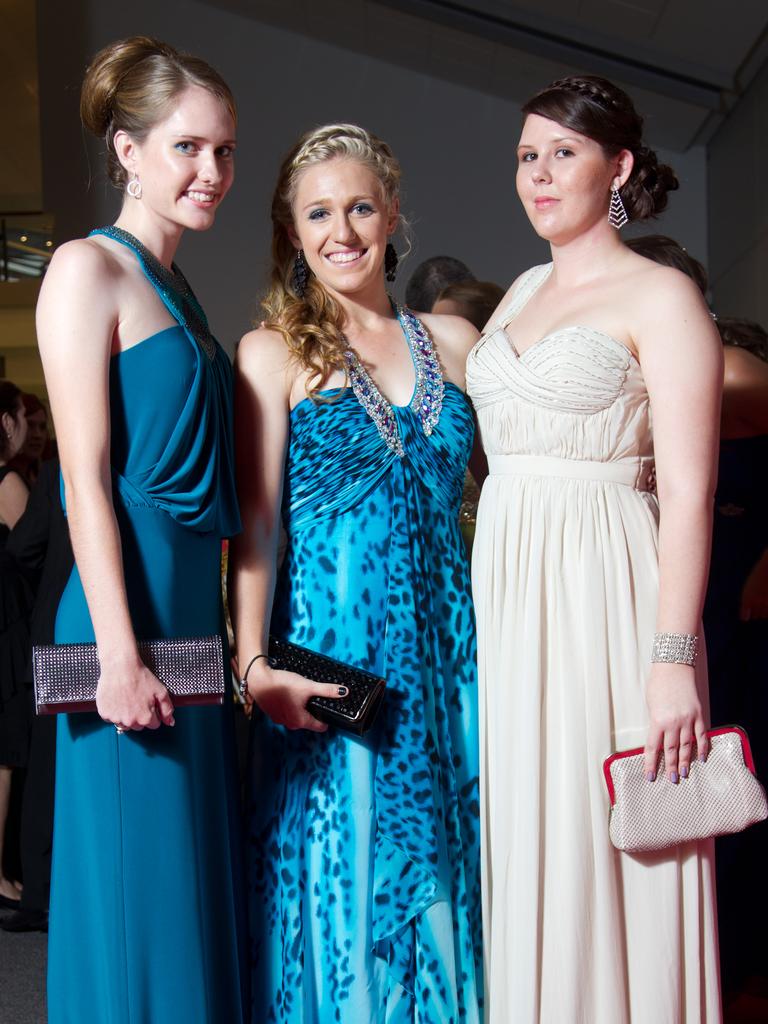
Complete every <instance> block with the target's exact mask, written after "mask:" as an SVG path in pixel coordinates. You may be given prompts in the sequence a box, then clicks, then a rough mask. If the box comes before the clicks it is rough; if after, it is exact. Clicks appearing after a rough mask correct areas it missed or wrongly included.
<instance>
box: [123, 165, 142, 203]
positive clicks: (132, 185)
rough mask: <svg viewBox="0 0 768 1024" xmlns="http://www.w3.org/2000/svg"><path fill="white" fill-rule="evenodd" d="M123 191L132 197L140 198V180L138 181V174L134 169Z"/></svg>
mask: <svg viewBox="0 0 768 1024" xmlns="http://www.w3.org/2000/svg"><path fill="white" fill-rule="evenodd" d="M125 191H126V192H127V193H128V195H129V196H130V197H131V198H132V199H141V192H142V189H141V182H140V181H139V176H138V174H136V172H135V171H134V173H133V177H132V178H131V180H130V181H129V182H128V184H127V185H126V186H125Z"/></svg>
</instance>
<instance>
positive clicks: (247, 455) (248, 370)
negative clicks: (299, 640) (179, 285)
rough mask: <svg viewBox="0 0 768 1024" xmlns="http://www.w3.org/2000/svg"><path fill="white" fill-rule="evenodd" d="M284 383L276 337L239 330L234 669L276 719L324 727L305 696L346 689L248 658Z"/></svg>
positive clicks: (260, 602) (270, 515) (270, 557)
mask: <svg viewBox="0 0 768 1024" xmlns="http://www.w3.org/2000/svg"><path fill="white" fill-rule="evenodd" d="M291 383H292V381H291V374H290V370H289V365H288V352H287V349H286V346H285V343H284V341H283V339H282V337H281V336H280V335H279V334H278V333H277V332H275V331H269V330H258V331H251V332H250V334H246V335H245V337H244V338H243V339H242V341H241V342H240V345H239V346H238V350H237V357H236V359H235V464H236V471H237V483H238V496H239V499H240V515H241V518H242V523H243V529H242V532H241V533H240V534H239V535H238V536H237V537H235V538H234V539H233V540H232V541H231V542H230V550H229V581H228V597H229V607H230V611H231V614H232V623H233V627H234V632H235V646H236V648H237V661H238V669H239V674H242V673H244V672H246V671H247V673H248V693H249V695H250V697H251V699H252V700H253V701H254V702H255V703H256V704H258V706H259V707H260V708H261V710H262V711H264V712H265V713H266V714H268V715H269V717H270V718H271V719H272V720H273V721H274V722H276V723H277V724H278V725H284V726H286V727H287V728H289V729H310V730H313V731H315V732H325V730H326V729H327V726H326V725H325V724H324V723H323V722H320V721H318V719H316V718H315V717H314V716H313V715H311V714H310V713H309V712H308V711H307V709H306V703H307V701H308V700H309V698H310V697H313V696H322V697H339V696H344V695H345V693H346V691H345V693H344V694H340V693H339V688H338V687H335V686H329V685H328V684H324V683H315V682H312V681H311V680H307V679H304V678H302V677H301V676H299V675H296V674H295V673H293V672H282V671H275V670H273V669H272V668H270V666H269V664H268V662H267V661H266V660H265V659H264V658H259V659H258V660H257V661H254V662H253V664H251V661H252V659H253V658H254V657H255V656H256V655H258V654H266V653H267V651H268V641H269V623H270V619H271V617H272V600H273V595H274V588H275V575H276V560H277V543H278V537H279V533H280V504H281V500H282V490H283V469H284V465H285V456H286V450H287V446H288V432H289V415H290V413H289V395H290V388H291ZM249 665H250V668H248V666H249Z"/></svg>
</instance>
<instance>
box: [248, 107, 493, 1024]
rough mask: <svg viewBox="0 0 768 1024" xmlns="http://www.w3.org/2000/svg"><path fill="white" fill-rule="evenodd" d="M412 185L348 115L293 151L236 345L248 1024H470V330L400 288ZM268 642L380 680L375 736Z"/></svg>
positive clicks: (475, 924)
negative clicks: (248, 738)
mask: <svg viewBox="0 0 768 1024" xmlns="http://www.w3.org/2000/svg"><path fill="white" fill-rule="evenodd" d="M399 178H400V170H399V167H398V165H397V163H396V161H395V159H394V157H393V156H392V153H391V151H390V150H389V147H388V146H386V145H385V144H384V143H383V142H381V141H380V140H378V139H376V138H375V137H374V136H372V135H370V134H369V133H368V132H366V131H364V130H363V129H361V128H358V127H356V126H354V125H331V126H327V127H324V128H320V129H317V130H315V131H313V132H310V133H309V134H308V135H306V136H305V137H304V138H303V139H301V140H300V142H299V143H298V145H297V146H296V147H295V149H294V150H293V151H292V152H291V153H290V154H289V156H288V157H287V158H286V161H285V163H284V164H283V167H282V170H281V173H280V177H279V180H278V184H277V189H276V193H275V199H274V202H273V211H272V215H273V225H274V238H273V257H274V265H273V270H272V284H271V290H270V293H269V295H268V297H267V299H266V301H265V311H266V326H265V328H263V329H260V330H257V331H254V332H252V333H251V334H249V335H246V337H245V338H244V339H243V341H242V342H241V345H240V348H239V350H238V356H237V373H236V431H235V433H236V451H237V467H238V484H239V491H240V504H241V514H242V515H243V520H244V532H243V534H242V535H241V537H240V538H239V539H238V540H237V541H236V542H235V543H234V544H233V549H232V554H231V564H232V566H233V577H232V580H231V591H230V592H231V597H232V602H233V606H234V609H235V634H236V638H237V650H238V659H239V665H240V668H241V671H243V673H244V674H245V676H246V685H247V688H248V691H249V693H250V697H251V698H252V699H253V701H254V704H255V705H256V706H255V708H254V711H253V725H252V729H253V733H252V762H251V771H252V776H251V788H252V793H251V801H250V803H251V808H250V831H249V837H248V838H249V872H250V873H249V910H250V925H251V965H252V975H251V989H252V1004H251V1018H250V1019H251V1022H252V1024H265V1022H280V1024H332V1022H341V1024H415V1022H417V1021H421V1022H429V1024H449V1022H451V1024H459V1022H462V1024H477V1022H479V1021H480V1019H481V1007H482V992H481V990H482V968H481V936H480V896H479V891H480V890H479V867H478V864H479V850H478V821H477V814H478V789H477V787H478V752H477V703H476V697H477V694H476V670H475V633H474V618H473V612H472V605H471V600H470V590H469V581H468V574H467V565H466V558H465V554H464V547H463V542H462V539H461V534H460V531H459V523H458V509H459V503H460V500H461V493H462V484H463V479H464V471H465V468H466V465H467V460H468V458H469V455H470V451H471V449H472V442H473V433H474V426H473V418H472V412H471V410H470V406H469V403H468V401H467V398H466V396H465V395H464V392H463V387H464V363H465V360H466V355H467V352H468V350H469V348H470V347H471V346H472V344H473V343H474V341H475V340H476V338H477V332H476V331H475V329H474V328H472V327H471V326H470V325H469V324H468V323H466V321H463V320H460V319H458V318H455V317H440V316H425V317H424V318H423V322H421V321H419V320H418V319H416V317H415V316H414V315H413V314H412V313H411V312H410V311H408V310H406V309H403V308H400V307H398V306H396V305H394V304H393V303H391V301H390V299H389V298H388V296H387V293H386V286H385V280H384V277H385V265H386V268H387V270H388V272H389V277H390V279H391V278H392V276H393V272H394V268H395V265H396V254H395V253H394V251H393V249H392V248H390V247H388V242H387V240H388V237H389V236H391V235H392V233H393V232H394V231H395V229H396V227H397V224H398V219H399V207H398V188H399ZM281 509H282V521H283V525H284V527H285V530H286V532H287V538H288V541H287V549H286V553H285V557H284V560H283V562H282V565H281V567H280V569H279V572H277V570H276V549H277V540H278V533H279V526H280V519H281ZM276 576H277V578H276V580H275V577H276ZM270 631H271V632H272V633H273V634H275V635H277V636H280V637H283V638H286V639H288V640H291V641H293V642H295V643H298V644H300V645H302V646H305V647H308V648H311V649H312V650H315V651H319V652H321V653H323V654H326V655H330V656H331V657H333V658H336V659H338V660H340V661H343V662H346V663H348V664H351V665H356V666H358V667H361V668H364V669H368V670H370V671H373V672H375V673H377V674H380V675H383V676H385V677H386V679H387V693H386V696H385V700H384V705H383V707H382V710H381V713H380V716H379V719H378V721H377V723H376V725H375V726H374V727H373V729H371V731H370V732H368V733H367V734H366V735H365V736H363V737H362V738H360V737H357V736H354V735H352V734H350V733H347V732H344V731H342V730H338V729H334V728H326V726H324V725H323V724H322V723H321V722H319V721H318V720H317V719H315V718H313V716H312V715H311V714H310V713H309V712H308V711H307V709H306V706H305V705H306V702H307V699H308V698H309V697H310V696H312V695H314V694H320V695H323V696H330V697H333V696H338V695H339V693H338V689H337V688H335V687H333V686H329V685H327V684H326V685H323V684H318V683H313V682H312V681H310V680H308V679H305V678H303V677H301V676H298V675H295V674H293V673H289V672H283V671H277V670H276V669H273V668H272V667H270V665H269V663H268V662H267V660H266V659H264V658H261V657H259V656H260V655H262V654H263V653H264V652H265V651H266V650H267V637H268V633H269V632H270ZM254 659H256V660H254Z"/></svg>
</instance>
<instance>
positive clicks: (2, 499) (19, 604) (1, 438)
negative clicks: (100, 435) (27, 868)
mask: <svg viewBox="0 0 768 1024" xmlns="http://www.w3.org/2000/svg"><path fill="white" fill-rule="evenodd" d="M26 436H27V420H26V414H25V411H24V402H23V400H22V394H21V391H20V390H19V389H18V388H17V387H16V385H15V384H13V383H12V382H11V381H9V380H2V381H0V908H3V909H6V910H8V909H11V910H13V909H16V908H17V907H18V906H19V900H20V897H21V890H20V887H19V885H18V884H17V883H16V882H15V881H14V880H12V879H10V878H6V876H5V873H4V865H5V864H7V863H8V861H9V860H10V859H12V858H11V857H9V856H8V853H9V851H8V850H7V849H6V824H7V821H8V811H9V808H10V801H11V783H12V779H13V772H14V769H16V768H21V767H23V766H24V764H25V763H26V758H27V742H28V735H29V700H28V693H27V692H26V688H25V685H24V676H25V670H26V663H27V658H28V656H29V622H28V618H29V612H30V609H31V606H32V595H31V592H30V590H29V587H28V586H27V584H26V581H25V580H24V578H23V576H22V575H21V573H20V572H19V571H18V568H17V567H16V565H15V563H14V561H13V559H12V558H11V557H10V556H9V555H8V553H7V552H6V545H7V542H8V536H9V534H10V531H11V529H12V528H13V527H14V526H15V525H16V523H17V522H18V520H19V518H20V517H21V516H22V515H23V513H24V509H25V508H26V505H27V499H28V498H29V491H28V489H27V485H26V484H25V482H24V480H23V479H22V478H21V476H20V475H19V474H18V473H17V472H16V471H15V470H13V469H12V468H11V465H10V463H11V461H12V460H13V458H14V456H15V455H17V454H18V453H19V452H20V451H21V449H22V448H23V446H24V441H25V439H26ZM10 831H15V830H10ZM9 838H10V837H9ZM13 845H14V846H15V845H16V843H15V841H14V842H13Z"/></svg>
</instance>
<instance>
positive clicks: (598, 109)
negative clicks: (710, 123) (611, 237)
mask: <svg viewBox="0 0 768 1024" xmlns="http://www.w3.org/2000/svg"><path fill="white" fill-rule="evenodd" d="M522 110H523V116H524V117H527V116H528V115H529V114H539V116H541V117H546V118H549V120H550V121H556V122H557V123H558V124H561V125H564V126H565V127H566V128H570V130H571V131H573V132H578V133H579V135H586V136H587V138H589V139H592V140H593V141H594V142H597V143H598V144H599V145H600V146H601V147H602V149H603V152H604V153H605V155H606V157H607V158H611V157H614V156H616V155H617V154H618V153H619V152H621V150H622V149H628V150H629V151H630V152H631V153H632V155H633V156H634V158H635V162H634V166H633V167H632V173H631V174H630V176H629V178H628V179H627V181H625V182H624V184H623V185H622V187H621V189H620V190H619V193H620V195H621V199H622V201H623V203H624V206H625V208H626V211H627V216H628V217H629V219H630V220H646V219H647V218H649V217H655V216H657V215H658V214H659V213H661V211H662V210H663V209H664V208H665V207H666V205H667V193H668V192H671V191H673V190H674V189H676V188H678V187H679V183H678V180H677V178H676V177H675V172H674V171H673V170H672V168H671V167H668V166H667V165H666V164H660V163H659V160H658V157H657V156H656V154H655V153H654V151H653V150H652V149H648V147H647V146H644V145H643V119H642V117H641V116H640V115H639V114H638V112H637V111H636V110H635V107H634V105H633V103H632V100H631V99H630V98H629V96H627V94H626V93H625V92H624V91H623V90H622V89H620V88H619V87H618V86H617V85H614V84H613V82H609V81H608V80H607V79H606V78H598V77H597V76H596V75H575V76H572V77H570V78H560V79H558V80H557V81H556V82H553V83H552V84H551V85H548V86H547V87H546V89H542V90H541V92H538V93H536V95H535V96H533V97H531V99H529V100H528V102H527V103H525V104H523V108H522Z"/></svg>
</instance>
